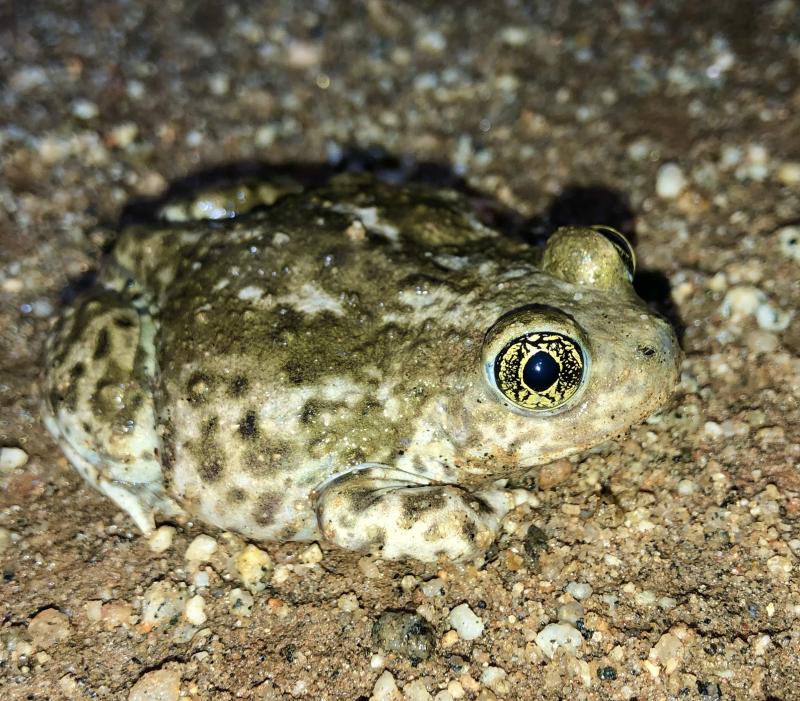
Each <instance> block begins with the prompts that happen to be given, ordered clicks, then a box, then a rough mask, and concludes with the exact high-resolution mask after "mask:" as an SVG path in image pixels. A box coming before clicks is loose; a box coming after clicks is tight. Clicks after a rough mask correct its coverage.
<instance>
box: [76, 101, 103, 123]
mask: <svg viewBox="0 0 800 701" xmlns="http://www.w3.org/2000/svg"><path fill="white" fill-rule="evenodd" d="M99 113H100V110H99V109H98V108H97V105H96V104H94V102H90V101H89V100H75V102H73V103H72V114H73V115H74V116H75V117H77V118H78V119H83V120H89V119H94V118H95V117H96V116H97V115H98V114H99Z"/></svg>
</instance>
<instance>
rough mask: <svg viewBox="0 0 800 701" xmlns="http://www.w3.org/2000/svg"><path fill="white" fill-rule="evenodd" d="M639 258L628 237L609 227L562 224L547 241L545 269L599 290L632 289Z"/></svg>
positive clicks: (571, 281) (552, 273)
mask: <svg viewBox="0 0 800 701" xmlns="http://www.w3.org/2000/svg"><path fill="white" fill-rule="evenodd" d="M635 267H636V259H635V256H634V253H633V248H632V247H631V245H630V243H629V242H628V240H627V239H626V238H625V237H624V236H623V235H622V234H621V233H619V232H618V231H617V230H616V229H612V228H611V227H608V226H588V227H578V226H575V227H562V228H561V229H558V230H557V231H556V232H555V233H554V234H553V235H552V236H551V237H550V238H549V239H548V241H547V246H546V247H545V250H544V255H543V257H542V269H543V270H544V271H545V272H547V273H549V274H550V275H553V276H554V277H557V278H560V279H562V280H564V281H566V282H570V283H573V284H577V285H585V286H587V287H594V288H597V289H603V290H610V289H620V290H621V289H626V288H627V289H629V290H630V289H632V288H631V282H632V281H633V273H634V270H635Z"/></svg>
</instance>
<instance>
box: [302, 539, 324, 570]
mask: <svg viewBox="0 0 800 701" xmlns="http://www.w3.org/2000/svg"><path fill="white" fill-rule="evenodd" d="M300 562H304V563H305V564H307V565H312V564H316V563H318V562H322V549H321V548H320V547H319V545H318V544H317V543H312V544H311V545H309V546H308V547H307V548H306V549H305V550H303V552H301V553H300Z"/></svg>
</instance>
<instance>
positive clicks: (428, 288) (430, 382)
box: [48, 177, 679, 542]
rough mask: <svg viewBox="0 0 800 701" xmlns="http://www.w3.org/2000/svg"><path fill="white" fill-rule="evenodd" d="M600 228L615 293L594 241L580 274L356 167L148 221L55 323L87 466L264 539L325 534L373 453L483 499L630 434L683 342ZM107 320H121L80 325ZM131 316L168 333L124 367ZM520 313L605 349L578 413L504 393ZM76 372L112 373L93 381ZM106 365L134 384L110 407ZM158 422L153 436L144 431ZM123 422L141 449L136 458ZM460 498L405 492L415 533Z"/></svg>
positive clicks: (59, 390)
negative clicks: (507, 350) (348, 484)
mask: <svg viewBox="0 0 800 701" xmlns="http://www.w3.org/2000/svg"><path fill="white" fill-rule="evenodd" d="M577 235H578V238H574V237H573V238H572V239H570V241H571V243H569V245H571V246H573V248H574V246H578V247H579V248H580V247H581V246H583V243H581V241H583V239H581V238H580V237H581V236H584V237H585V240H586V241H587V242H588V248H589V249H591V251H592V253H591V258H592V260H591V261H590V262H591V265H592V266H593V270H596V271H599V273H597V274H596V273H595V272H593V273H592V277H591V280H589V283H591V284H592V285H593V286H589V285H587V284H582V281H581V280H580V279H578V281H577V282H576V281H575V280H574V279H573V280H572V281H570V282H568V281H566V280H565V279H562V278H563V277H567V275H565V273H564V271H565V270H567V272H570V270H571V269H570V264H569V260H570V259H571V257H573V258H574V257H575V256H574V255H573V253H574V251H572V252H571V251H567V252H566V253H564V252H563V251H561V252H559V251H558V250H551V251H549V252H548V254H546V258H547V255H549V257H550V259H551V260H552V261H556V263H555V264H554V266H555V267H559V269H558V270H555V271H554V272H555V273H556V275H559V276H560V277H557V276H554V275H551V274H548V273H546V272H544V271H543V270H542V269H541V268H540V266H539V260H540V259H541V254H540V251H538V250H537V249H535V248H532V247H529V246H527V245H525V244H523V243H519V242H511V241H508V240H506V239H504V238H502V237H500V236H498V235H497V234H496V232H494V231H492V230H490V229H488V228H486V227H484V226H483V225H482V224H480V223H479V222H478V221H477V219H476V218H475V217H474V215H473V214H472V212H471V210H470V208H469V206H468V203H467V202H466V201H465V200H464V199H463V198H462V197H461V196H460V195H457V194H455V193H452V192H449V191H436V190H432V189H429V188H424V187H412V186H408V187H404V188H398V187H392V186H388V185H381V184H378V183H376V182H375V181H373V180H372V179H369V178H353V177H345V178H340V179H337V180H334V181H333V182H332V183H331V184H330V185H328V186H326V187H325V188H323V189H319V190H315V191H311V192H308V193H304V194H299V195H288V196H286V197H284V198H283V199H280V200H279V201H278V202H277V203H276V204H275V205H273V206H272V207H270V208H265V209H262V210H254V211H253V212H251V213H249V214H248V215H246V216H243V217H240V218H238V219H234V220H231V221H225V222H221V223H214V222H209V221H197V222H188V223H182V224H180V225H172V226H165V227H163V228H158V229H149V230H142V229H131V230H128V231H126V232H124V233H123V235H122V236H121V238H120V240H119V241H118V243H117V245H116V247H115V249H114V253H113V258H112V261H111V262H110V264H109V265H108V267H107V268H106V270H105V271H104V274H103V283H104V284H105V286H106V288H107V289H108V290H111V291H110V292H105V293H102V294H101V295H100V296H99V297H98V299H100V300H101V304H100V305H97V304H95V311H94V312H91V311H87V306H86V305H85V304H84V306H83V307H81V308H79V311H78V312H77V313H75V314H73V315H72V316H69V315H68V316H67V317H66V320H65V321H64V322H62V325H61V327H60V330H59V331H57V332H56V334H55V336H54V341H53V344H52V350H51V358H52V359H53V360H52V361H51V365H52V369H51V371H50V374H49V378H48V396H49V398H50V399H49V407H50V408H49V411H50V416H51V418H50V420H49V422H48V425H49V427H50V428H51V430H52V431H53V432H54V433H56V434H57V435H58V437H59V440H60V441H61V442H62V445H64V446H65V451H67V453H68V455H70V458H71V459H72V460H73V462H74V463H76V466H78V467H79V469H81V471H82V473H83V474H84V475H85V476H86V477H87V479H89V480H90V481H92V482H93V483H95V484H101V483H103V480H104V479H105V477H104V476H107V475H111V476H112V481H115V483H116V484H117V485H121V486H122V487H123V488H125V489H127V492H128V493H129V494H131V495H132V496H133V498H134V499H135V500H138V503H139V505H142V513H144V518H145V521H147V519H148V518H149V519H150V520H152V515H151V514H152V512H154V511H155V512H159V511H161V512H166V513H170V512H179V511H180V510H183V511H184V512H186V513H188V514H189V515H191V516H195V517H198V518H201V519H202V520H205V521H208V522H210V523H213V524H215V525H217V526H220V527H223V528H228V529H232V530H236V531H239V532H241V533H244V534H245V535H247V536H250V537H253V538H258V539H265V540H276V539H277V540H283V539H290V538H315V537H319V535H320V531H319V528H318V524H317V515H316V513H315V508H317V507H316V502H315V500H316V499H317V498H318V497H319V495H320V493H321V492H322V491H324V488H325V483H326V480H329V479H330V478H331V477H333V476H336V475H340V474H342V473H347V472H348V471H352V470H353V469H354V468H358V467H359V466H365V465H382V466H390V467H392V468H396V469H399V470H402V471H403V472H404V473H408V474H411V475H414V476H416V479H418V480H419V484H431V483H447V484H450V485H459V486H461V487H465V488H467V489H468V490H469V489H473V488H478V487H480V486H481V485H487V484H490V483H491V482H492V480H497V479H503V478H509V477H516V476H519V475H521V474H522V473H524V472H525V471H527V470H529V469H530V468H531V467H533V466H535V465H538V464H541V463H544V462H548V461H550V460H552V459H554V458H556V457H560V456H563V455H567V454H569V453H572V452H575V451H577V450H580V449H582V448H585V447H587V446H589V445H593V444H595V443H597V442H599V441H602V440H604V439H606V438H607V437H609V436H613V435H616V434H618V433H620V432H622V431H624V430H625V429H626V428H627V427H628V426H629V425H630V424H631V423H634V422H636V421H639V420H641V419H642V418H643V417H645V416H646V415H648V414H649V413H651V412H652V411H653V410H654V409H655V408H657V407H658V406H659V405H661V404H662V403H663V402H664V401H665V400H666V398H667V397H668V396H669V394H670V392H671V390H672V387H673V385H674V383H675V381H676V377H677V363H678V359H679V351H678V348H677V344H676V342H675V338H674V335H673V333H672V331H671V329H670V328H669V326H668V325H667V324H666V323H665V322H663V321H662V320H661V319H659V318H658V317H656V316H655V315H653V314H652V313H650V312H649V311H648V310H647V308H646V307H645V306H644V305H643V304H642V302H641V301H640V300H639V299H638V297H636V295H635V293H634V292H633V289H632V287H631V286H630V283H629V279H628V277H627V271H626V270H625V269H624V265H621V263H620V260H619V257H618V255H617V253H615V251H614V247H613V246H611V245H610V244H609V245H608V246H605V244H603V243H602V242H601V243H599V244H598V243H597V239H598V238H600V237H599V236H598V235H597V234H595V233H592V232H589V231H588V230H578V232H577ZM576 241H577V243H576ZM603 241H605V239H603ZM565 245H567V244H565ZM598 251H599V252H598ZM603 256H605V258H604V257H603ZM578 258H580V256H578ZM565 261H566V262H565ZM571 272H573V273H574V272H575V271H574V270H571ZM621 276H623V277H624V279H622V277H621ZM574 277H575V276H574V275H573V278H574ZM579 277H580V276H578V278H579ZM608 281H610V284H607V283H608ZM595 282H596V284H595ZM532 304H535V305H543V306H542V307H538V306H537V307H533V308H531V307H530V305H532ZM120 309H122V310H127V311H126V312H124V313H123V314H122V315H120V314H119V310H120ZM134 309H135V310H137V311H136V313H134V312H133V311H131V310H134ZM519 309H527V311H525V312H524V314H522V316H519V318H518V319H517V317H515V316H514V314H512V315H511V317H512V318H511V321H510V322H508V321H507V320H506V321H503V322H501V323H500V324H499V325H497V326H495V329H494V331H493V332H492V333H489V334H488V335H487V332H488V331H489V330H490V329H491V328H492V327H493V325H495V322H497V321H498V319H500V318H501V317H503V316H504V315H507V314H508V313H509V312H510V311H512V310H519ZM98 310H99V311H98ZM87 314H88V315H90V316H91V318H93V319H101V321H100V322H97V323H95V324H94V326H93V325H92V323H90V321H88V320H87V319H82V320H81V321H80V323H76V321H75V319H76V317H80V316H81V315H83V316H84V317H86V316H87ZM126 314H127V316H128V317H129V318H133V319H136V317H137V314H138V319H139V323H140V325H141V328H142V329H145V328H146V325H147V324H148V323H151V321H150V320H151V319H152V326H153V329H154V333H155V335H154V337H153V338H152V339H151V340H147V341H146V343H145V345H147V348H144V349H140V350H139V351H138V356H139V361H136V359H135V357H136V352H134V351H133V350H132V349H130V348H128V351H127V355H130V356H131V358H130V359H129V360H128V361H127V362H122V366H121V369H120V367H114V365H115V364H117V365H119V358H120V357H122V359H123V361H124V360H125V357H127V356H126V351H125V347H126V346H128V347H130V345H131V340H130V338H128V337H126V336H125V333H128V334H129V335H130V333H132V332H131V331H130V328H131V327H130V326H129V325H125V324H124V323H122V322H119V323H117V324H115V323H114V321H113V320H114V319H115V318H117V319H119V318H120V316H125V315H126ZM115 315H116V316H115ZM507 318H508V317H506V319H507ZM514 319H517V321H516V322H515V321H514ZM520 320H521V321H520ZM515 323H516V324H517V325H519V324H523V326H525V325H527V326H525V328H527V329H528V330H530V329H531V324H533V327H536V324H540V325H541V324H545V326H546V328H547V329H554V330H563V331H565V332H569V335H570V336H571V337H573V338H577V339H579V340H580V341H581V342H583V343H584V344H585V346H586V347H585V349H584V352H585V353H586V354H587V356H588V361H589V362H588V365H589V367H590V369H589V371H588V373H587V376H586V378H585V382H584V384H585V386H583V387H581V389H580V390H579V391H578V392H577V393H576V396H575V398H574V400H570V402H569V403H568V405H566V406H565V407H563V408H561V409H557V410H554V411H549V412H539V413H530V412H524V411H520V410H519V409H518V408H515V407H513V406H511V405H510V403H509V402H507V401H505V400H504V399H503V397H502V395H499V393H498V392H497V390H496V388H494V387H492V386H491V385H492V383H491V380H490V378H491V377H492V376H493V375H492V373H491V367H490V366H491V363H492V353H494V352H495V351H494V350H493V349H494V348H495V346H497V345H499V344H502V343H505V342H507V335H508V333H512V332H513V333H517V330H513V331H505V330H504V329H506V327H509V328H512V329H513V327H514V324H515ZM95 327H99V328H95ZM123 327H124V328H123ZM138 328H139V327H138V326H135V327H134V331H135V330H137V329H138ZM87 329H89V330H88V331H87ZM498 329H499V330H498ZM123 332H124V333H123ZM100 334H103V337H102V338H100ZM504 334H505V335H504ZM101 341H102V343H100V342H101ZM98 343H100V345H104V348H102V349H101V350H103V353H98V352H97V348H98ZM140 345H141V342H140ZM148 354H149V355H148ZM143 355H144V357H150V356H152V359H153V367H150V366H148V364H147V363H146V362H143V361H142V360H141V358H142V357H143ZM76 363H80V364H82V365H84V367H91V368H93V371H92V372H91V373H89V375H90V377H91V379H89V380H87V379H86V376H87V375H86V373H85V372H83V373H82V374H80V376H78V377H75V376H74V375H75V370H74V366H75V364H76ZM101 365H102V366H103V368H102V370H98V369H97V368H98V367H99V366H101ZM125 372H127V373H129V374H128V377H127V379H126V378H125V377H120V373H121V374H122V375H124V374H125ZM115 373H116V374H115ZM102 378H105V381H106V384H109V381H110V384H111V385H112V387H115V388H116V389H117V393H116V394H115V395H114V397H112V401H111V402H109V399H108V397H104V393H103V392H101V391H99V389H100V385H101V380H102ZM106 394H107V392H106ZM134 395H140V400H139V403H138V404H137V403H136V402H134V401H133V399H132V397H133V396H134ZM141 396H143V397H144V398H145V401H144V402H142V401H141ZM148 402H149V403H148ZM142 407H143V408H142ZM148 424H149V425H148ZM65 427H67V428H65ZM67 429H68V430H67ZM154 429H155V432H154ZM148 432H149V434H150V435H151V436H154V438H153V441H154V445H155V448H154V450H150V447H149V445H150V444H149V443H148V442H147V440H145V439H144V438H142V442H140V443H136V441H134V440H132V437H134V436H137V435H140V436H145V434H147V433H148ZM105 435H111V436H116V437H117V438H118V439H119V440H118V443H120V442H121V444H122V445H123V446H124V445H128V446H129V447H130V446H132V445H133V444H134V443H136V445H135V448H134V447H131V448H130V449H129V450H128V452H127V453H125V448H124V447H123V448H121V450H118V451H117V452H116V453H114V451H113V450H111V449H110V443H109V440H106V439H101V440H100V442H98V439H97V438H96V436H101V437H102V436H105ZM120 436H123V438H121V439H120V438H119V437H120ZM111 442H113V441H111ZM148 450H150V454H149V455H145V454H144V453H146V452H147V451H148ZM136 451H140V452H136ZM112 453H113V455H112ZM120 453H121V454H120ZM152 453H155V456H153V454H152ZM87 455H88V456H89V458H86V456H87ZM74 456H77V457H74ZM81 456H83V458H81ZM84 458H85V459H84ZM82 460H83V462H88V463H91V467H89V466H88V465H83V467H81V466H79V465H78V462H81V461H82ZM141 461H144V462H145V463H147V470H146V473H147V478H146V479H142V480H137V478H136V475H135V471H136V465H137V464H139V462H141ZM111 462H113V463H114V465H115V466H114V467H109V463H111ZM122 463H124V464H125V465H126V466H127V467H125V469H124V470H123V468H122V467H121V464H122ZM157 466H160V467H161V468H162V470H163V484H160V483H158V481H157V480H153V479H152V473H153V472H154V471H157ZM120 470H123V472H122V473H121V472H120ZM93 471H94V472H93ZM87 472H88V473H91V474H87ZM123 473H124V474H123ZM120 474H123V479H121V480H120V478H119V475H120ZM139 482H141V483H142V485H146V489H145V487H144V486H140V485H139V484H138V483H139ZM101 486H102V485H101ZM142 494H146V496H141V495H142ZM112 496H113V495H112ZM114 498H115V499H117V501H118V503H121V504H122V505H123V507H124V508H126V509H128V510H129V511H131V512H132V513H133V510H132V509H131V508H130V505H129V504H128V503H127V502H126V501H125V498H123V499H122V501H120V499H119V498H117V497H114ZM173 499H174V502H173V501H172V500H173ZM370 499H371V500H372V501H370ZM441 499H442V497H441V495H438V496H437V495H436V494H431V493H426V495H425V498H416V497H415V498H414V499H411V498H406V499H405V502H403V504H404V505H403V507H402V509H403V515H402V516H397V520H398V521H402V522H408V523H406V524H405V526H404V525H403V523H400V524H398V527H400V528H403V527H410V525H409V524H410V523H411V521H413V520H416V519H419V518H423V517H424V514H427V515H428V518H429V520H430V521H431V527H430V528H429V532H430V533H434V532H435V533H439V534H441V532H442V531H443V530H446V529H444V528H443V526H442V524H443V523H444V522H443V521H440V522H439V523H438V526H439V527H438V528H436V527H435V526H437V523H436V522H435V521H436V514H437V509H442V508H443V506H442V502H441ZM437 500H438V501H437ZM374 502H375V497H374V496H373V495H372V493H371V492H358V493H355V492H353V493H350V492H348V493H347V495H346V499H344V501H337V502H336V514H337V516H336V518H337V519H339V521H338V523H339V524H340V527H341V528H340V531H343V529H349V532H350V533H351V534H355V532H356V531H357V529H358V528H359V526H360V524H362V520H360V519H359V514H360V513H361V512H362V511H363V510H365V509H366V508H367V507H368V506H370V505H371V504H372V503H374ZM387 508H388V507H387ZM487 508H488V507H487ZM386 513H387V514H388V513H389V511H388V510H387V511H386ZM392 513H394V512H392ZM134 517H136V514H134ZM409 519H410V520H411V521H409ZM139 520H140V521H141V519H139ZM140 525H142V523H140ZM148 525H149V523H147V522H145V523H144V527H147V526H148ZM464 529H466V527H464ZM335 530H336V529H334V528H332V527H331V528H330V529H325V533H326V535H329V536H330V537H331V538H333V539H335V538H336V536H335V535H334V531H335ZM433 537H434V536H431V538H433ZM470 537H473V538H474V534H472V535H471V536H470ZM384 538H385V534H381V535H380V536H376V537H375V538H374V539H373V540H375V541H376V542H382V539H384ZM348 542H349V541H348Z"/></svg>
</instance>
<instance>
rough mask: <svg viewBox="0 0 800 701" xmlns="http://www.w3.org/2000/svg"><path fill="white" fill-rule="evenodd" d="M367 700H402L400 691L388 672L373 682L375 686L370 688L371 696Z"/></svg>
mask: <svg viewBox="0 0 800 701" xmlns="http://www.w3.org/2000/svg"><path fill="white" fill-rule="evenodd" d="M369 698H370V701H400V699H401V698H402V697H401V696H400V690H399V689H398V688H397V683H396V682H395V680H394V677H393V676H392V673H391V672H390V671H389V670H386V671H385V672H384V673H383V674H381V676H379V677H378V679H377V680H376V681H375V686H373V687H372V696H370V697H369Z"/></svg>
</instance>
